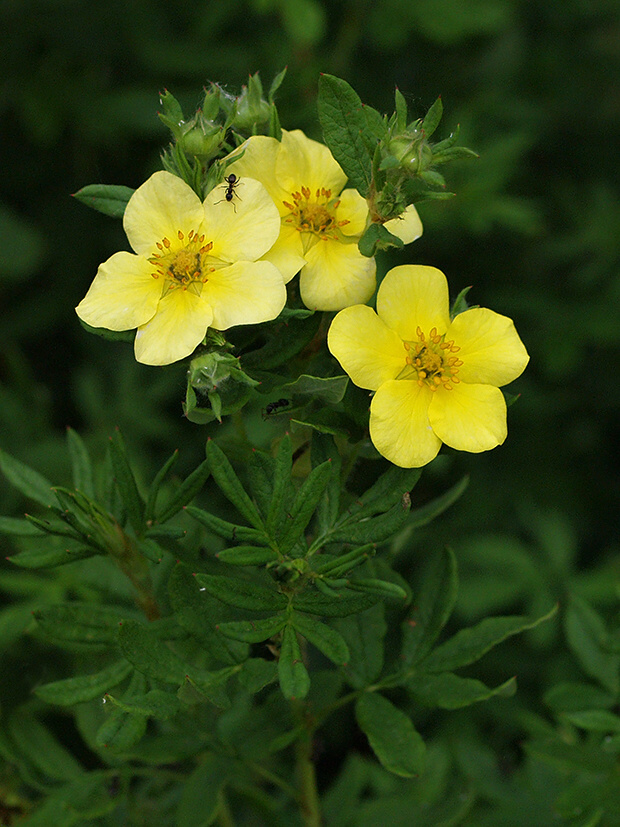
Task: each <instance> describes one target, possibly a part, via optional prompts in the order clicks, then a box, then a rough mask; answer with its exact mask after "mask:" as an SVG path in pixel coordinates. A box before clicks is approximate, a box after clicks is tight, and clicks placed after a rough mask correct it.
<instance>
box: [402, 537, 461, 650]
mask: <svg viewBox="0 0 620 827" xmlns="http://www.w3.org/2000/svg"><path fill="white" fill-rule="evenodd" d="M457 595H458V572H457V564H456V557H455V556H454V553H453V552H452V550H451V549H449V548H446V549H444V550H443V551H441V552H438V553H436V554H435V555H434V556H433V557H432V558H431V560H430V561H429V562H428V563H427V565H426V567H425V570H424V574H423V577H422V580H421V582H420V586H419V588H418V596H417V599H416V603H415V606H414V607H413V611H412V612H411V615H410V616H409V618H408V619H407V620H406V621H405V622H404V623H403V626H402V630H403V632H402V657H403V661H404V662H405V663H407V664H412V663H417V662H418V661H420V660H421V659H422V658H424V657H426V655H427V654H428V653H429V652H430V650H431V648H432V646H433V644H434V643H435V641H436V640H437V638H438V637H439V633H440V632H441V630H442V629H443V627H444V626H445V624H446V622H447V620H448V618H449V617H450V615H451V614H452V610H453V609H454V604H455V603H456V598H457Z"/></svg>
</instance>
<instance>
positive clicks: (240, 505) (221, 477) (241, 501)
mask: <svg viewBox="0 0 620 827" xmlns="http://www.w3.org/2000/svg"><path fill="white" fill-rule="evenodd" d="M207 459H208V461H209V465H210V467H211V473H212V474H213V479H214V480H215V482H216V483H217V484H218V486H219V488H220V490H221V491H222V493H223V494H224V495H225V496H226V497H227V499H229V500H230V502H231V503H232V504H233V505H234V506H235V507H236V508H237V510H238V511H239V513H240V514H243V516H244V517H245V518H246V520H247V521H248V522H249V523H251V524H252V525H253V526H254V527H255V528H257V529H262V528H263V520H262V518H261V516H260V514H259V513H258V511H257V510H256V506H255V505H254V503H253V502H252V500H251V499H250V498H249V497H248V495H247V494H246V492H245V488H244V487H243V485H242V484H241V480H240V479H239V477H238V476H237V474H236V473H235V471H234V469H233V467H232V465H231V464H230V462H229V461H228V459H227V457H226V455H225V454H224V452H223V451H222V449H221V448H220V447H219V446H218V445H216V443H215V442H214V441H213V440H212V439H209V440H208V441H207Z"/></svg>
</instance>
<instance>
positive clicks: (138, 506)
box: [110, 428, 144, 534]
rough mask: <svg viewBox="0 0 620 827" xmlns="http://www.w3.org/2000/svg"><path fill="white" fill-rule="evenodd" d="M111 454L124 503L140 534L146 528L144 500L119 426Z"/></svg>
mask: <svg viewBox="0 0 620 827" xmlns="http://www.w3.org/2000/svg"><path fill="white" fill-rule="evenodd" d="M110 454H111V457H112V467H113V468H114V476H115V479H116V485H117V487H118V492H119V494H120V496H121V500H122V502H123V505H124V506H125V508H126V510H127V516H128V517H129V522H130V523H131V525H132V526H133V528H134V531H135V532H136V533H138V534H140V533H141V532H142V530H143V528H144V501H143V500H142V497H141V496H140V493H139V492H138V486H137V484H136V478H135V477H134V475H133V471H132V470H131V466H130V465H129V460H128V459H127V452H126V450H125V443H124V441H123V437H122V435H121V432H120V431H119V429H118V428H116V429H115V431H114V434H113V436H112V437H110Z"/></svg>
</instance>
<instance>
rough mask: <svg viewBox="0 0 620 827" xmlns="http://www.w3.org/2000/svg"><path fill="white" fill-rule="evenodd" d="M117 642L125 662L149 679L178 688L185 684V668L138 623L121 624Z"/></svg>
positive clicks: (126, 621)
mask: <svg viewBox="0 0 620 827" xmlns="http://www.w3.org/2000/svg"><path fill="white" fill-rule="evenodd" d="M118 642H119V645H120V647H121V651H122V653H123V655H124V656H125V657H126V658H127V660H128V661H129V662H130V663H131V664H133V666H135V668H136V669H137V670H138V672H141V673H142V674H143V675H146V676H147V677H148V678H152V679H153V680H156V681H162V682H163V683H170V684H177V685H180V684H182V683H183V682H184V681H185V677H186V675H187V672H188V665H187V664H186V663H184V662H183V661H182V660H181V658H179V657H178V655H175V654H174V652H172V650H171V649H169V648H168V647H167V646H166V644H165V643H163V642H162V641H161V640H159V639H158V638H157V637H156V636H155V635H154V634H153V632H152V631H151V630H150V629H149V628H147V627H146V626H144V625H143V624H141V623H139V622H138V621H137V620H125V621H123V623H122V624H121V626H120V629H119V632H118Z"/></svg>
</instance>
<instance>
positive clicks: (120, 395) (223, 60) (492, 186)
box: [0, 0, 620, 823]
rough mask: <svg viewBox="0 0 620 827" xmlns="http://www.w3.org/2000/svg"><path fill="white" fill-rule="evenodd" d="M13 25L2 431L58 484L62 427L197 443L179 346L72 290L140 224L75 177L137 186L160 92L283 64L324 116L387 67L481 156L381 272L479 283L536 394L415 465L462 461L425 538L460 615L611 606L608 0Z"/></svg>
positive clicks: (234, 87) (0, 257)
mask: <svg viewBox="0 0 620 827" xmlns="http://www.w3.org/2000/svg"><path fill="white" fill-rule="evenodd" d="M0 27H1V30H2V37H1V39H0V55H1V58H0V116H1V121H0V124H1V125H0V130H1V132H0V141H1V143H0V145H1V147H2V162H1V167H0V169H1V180H0V188H1V189H0V313H1V314H2V322H1V324H2V328H1V330H2V335H1V338H0V447H2V448H5V449H6V450H8V451H10V452H11V453H12V454H13V455H15V456H17V457H18V458H19V459H21V460H22V461H24V462H27V463H28V464H30V465H32V466H34V467H36V468H37V469H38V470H40V471H41V472H42V473H44V474H45V475H46V476H48V477H50V478H51V479H53V480H54V481H55V482H67V481H68V479H69V468H68V459H67V454H66V449H65V435H64V429H65V427H66V426H67V425H70V426H71V427H74V428H75V429H77V430H78V431H79V432H80V433H81V434H82V436H83V437H84V438H85V440H86V441H87V442H88V444H89V445H90V446H91V447H92V449H93V451H94V452H95V453H99V454H102V453H103V450H104V449H105V445H106V441H107V438H108V435H109V433H110V431H111V430H112V429H113V427H114V426H116V425H118V426H120V427H121V429H122V431H123V433H124V435H125V439H126V442H127V443H128V445H129V450H130V454H131V456H132V458H134V459H135V461H136V464H137V465H138V468H139V473H140V474H141V475H143V476H144V478H146V479H148V478H149V477H150V476H151V475H152V473H153V470H154V469H155V468H156V467H158V466H159V465H160V464H161V462H162V460H163V459H164V458H165V456H167V455H168V454H169V453H170V450H171V448H173V447H179V448H181V450H182V464H183V465H184V467H187V468H190V467H193V466H194V465H195V464H196V462H197V461H199V460H200V459H202V457H203V451H204V441H205V437H206V434H207V430H208V429H204V428H200V427H199V426H195V425H191V424H190V423H188V422H187V421H186V420H184V419H183V417H182V411H181V398H182V396H183V393H184V381H185V377H184V373H183V368H182V366H180V365H176V366H175V365H173V366H170V367H168V368H151V367H146V366H143V365H138V364H137V363H136V362H135V361H134V358H133V352H132V349H131V347H130V346H128V345H127V344H125V343H119V342H105V341H103V340H100V339H98V338H95V337H91V336H89V335H88V334H86V333H85V332H84V331H83V330H82V328H81V327H80V325H79V323H78V320H77V317H76V316H75V314H74V311H73V308H74V306H75V305H76V304H77V303H78V302H79V300H80V299H81V298H82V296H83V295H84V293H85V291H86V290H87V288H88V286H89V285H90V282H91V280H92V278H93V276H94V274H95V272H96V269H97V266H98V264H99V263H100V262H101V261H103V260H104V259H106V258H107V257H108V256H109V255H111V254H112V253H113V252H115V251H116V250H118V249H123V248H126V241H125V238H124V234H123V232H122V227H121V226H120V222H116V221H114V220H112V219H110V218H107V217H105V216H102V215H99V214H97V213H95V212H91V211H89V210H88V209H87V208H85V207H84V206H82V205H80V204H79V203H77V202H75V201H74V200H72V199H71V197H70V193H72V192H75V191H76V190H78V189H79V188H80V187H82V186H84V185H86V184H91V183H108V184H125V185H128V186H132V187H135V186H138V185H139V184H140V183H141V182H142V181H144V179H145V178H146V177H147V176H148V175H149V174H150V173H151V172H153V171H154V170H156V169H157V168H159V166H160V162H159V153H160V151H161V149H162V147H163V146H164V145H165V144H166V142H167V140H168V136H167V132H166V130H165V129H164V127H163V126H162V125H161V124H160V122H159V120H158V118H157V109H158V105H159V101H158V92H159V91H160V90H163V89H164V88H168V89H170V91H172V92H173V93H174V95H175V96H176V97H177V98H178V99H179V100H180V101H181V102H182V104H183V105H184V107H185V111H186V112H188V113H191V111H193V109H194V108H195V107H196V106H197V105H198V104H199V103H200V100H201V93H202V87H203V85H204V84H205V83H207V82H208V81H210V80H213V81H217V82H219V83H221V84H222V85H224V86H225V87H227V88H229V89H230V90H231V92H233V93H234V92H237V91H239V89H240V86H241V84H242V83H244V82H245V81H246V80H247V76H248V73H250V72H255V71H256V70H260V73H261V76H262V78H263V80H264V82H265V84H266V85H267V84H268V83H269V82H270V81H271V78H272V77H273V76H274V75H275V74H276V73H277V72H278V71H279V70H280V69H282V67H283V66H288V75H287V78H286V80H285V82H284V85H283V86H282V87H281V90H280V93H279V96H278V106H279V111H280V116H281V120H282V124H283V126H284V127H285V128H290V129H292V128H302V129H304V130H305V131H306V132H307V134H309V135H310V136H311V137H315V138H320V130H319V126H318V119H317V116H316V106H315V98H316V87H317V78H318V75H319V73H320V72H329V73H332V74H336V75H339V76H341V77H343V78H345V79H346V80H348V81H349V82H350V83H351V84H352V85H353V86H354V87H355V89H356V91H357V92H358V93H359V95H360V96H361V98H362V100H364V101H365V102H367V103H369V104H371V105H372V106H374V107H375V108H377V109H379V110H380V111H384V112H391V111H392V108H393V92H394V86H398V87H399V88H400V90H401V91H402V92H403V93H404V94H405V95H406V97H407V100H408V102H409V107H410V112H411V114H412V116H421V115H423V114H424V112H425V111H426V109H427V108H428V107H429V106H430V104H431V103H432V102H433V101H434V99H435V98H436V97H437V95H439V94H441V95H442V99H443V103H444V108H445V116H444V121H443V123H442V125H441V126H440V128H439V131H438V133H437V134H438V137H439V138H443V137H447V135H448V134H449V133H450V132H451V131H452V130H453V129H454V128H455V127H456V125H457V124H460V126H461V136H462V139H461V143H463V144H464V145H466V146H470V147H472V148H473V149H475V150H476V151H477V152H479V153H480V159H479V160H477V161H473V162H467V163H464V162H462V163H460V164H455V165H454V166H453V167H450V168H449V169H448V170H447V177H448V181H449V185H450V188H451V189H452V190H453V191H454V192H456V194H457V195H456V197H455V198H454V199H453V200H451V201H449V202H429V203H428V204H422V205H421V206H420V214H421V216H422V219H423V222H424V227H425V232H424V236H423V238H422V239H421V240H420V241H417V242H416V243H415V244H414V245H412V246H410V247H409V248H408V249H407V250H406V253H405V254H404V256H402V255H401V256H400V257H398V258H396V257H392V258H390V257H388V256H386V257H385V258H384V259H381V261H380V263H379V267H380V270H381V271H382V272H385V270H386V269H387V268H388V267H389V266H391V265H392V264H394V263H404V262H411V263H427V264H433V265H435V266H437V267H439V268H441V269H442V270H444V272H445V273H446V274H447V276H448V279H449V281H450V285H451V289H452V291H453V293H454V295H456V294H457V292H458V291H459V290H461V289H462V288H463V287H465V286H467V285H473V289H472V290H471V292H470V294H469V299H470V300H471V301H472V302H473V303H479V304H481V305H483V306H488V307H491V308H492V309H494V310H495V311H497V312H500V313H503V314H505V315H508V316H511V317H512V318H513V319H514V320H515V323H516V326H517V330H518V331H519V333H520V335H521V336H522V338H523V340H524V342H525V343H526V346H527V348H528V350H529V352H530V355H531V362H530V365H529V367H528V368H527V370H526V372H525V374H524V375H523V377H522V378H521V379H519V380H518V382H517V383H515V384H514V385H513V386H512V387H511V388H510V390H511V391H514V392H515V393H517V392H518V393H520V394H521V397H520V399H519V400H518V402H517V403H516V404H515V405H514V406H513V407H511V409H510V411H509V437H508V441H507V442H506V444H505V445H504V446H503V447H501V448H499V449H497V450H495V451H493V452H491V453H489V454H483V455H479V456H475V457H474V456H471V455H457V454H454V453H451V452H445V453H443V454H442V456H441V457H440V459H439V460H438V461H437V462H435V463H434V464H433V465H432V466H431V467H430V468H429V469H428V471H427V472H426V473H425V475H424V478H423V480H424V481H423V483H422V484H421V485H420V486H419V488H418V489H416V496H417V497H418V502H417V504H420V503H421V502H424V499H425V498H428V497H431V496H433V495H435V494H437V493H440V492H441V491H442V490H444V489H445V488H447V487H448V486H449V485H451V484H453V483H454V482H455V481H456V480H457V479H458V478H459V477H460V476H461V475H462V474H464V473H469V474H470V476H471V482H470V486H469V489H468V491H467V492H466V494H465V495H464V497H463V498H462V499H461V500H460V501H459V503H458V504H457V505H455V506H454V507H453V508H452V509H451V510H450V511H449V512H448V513H447V514H446V515H445V516H444V517H443V518H442V519H440V520H439V521H438V523H437V524H434V525H433V526H432V527H429V528H428V529H425V530H423V531H421V532H419V533H418V534H416V535H415V537H413V538H412V547H411V549H410V553H411V554H412V555H413V558H414V559H415V558H418V557H421V556H423V555H424V553H425V551H427V550H430V549H432V548H435V547H441V546H442V545H443V544H444V543H446V542H450V543H451V545H452V546H453V547H454V549H455V551H456V553H457V556H458V558H459V563H460V566H461V577H462V590H461V597H460V602H459V609H458V610H459V612H460V616H461V618H463V619H468V620H469V619H472V618H477V617H481V616H484V615H485V614H486V613H488V612H499V613H509V612H511V611H517V612H518V611H525V610H529V609H531V610H532V611H535V610H536V609H537V608H541V609H544V608H545V607H548V606H549V605H550V604H551V603H552V602H554V601H555V600H560V601H562V600H563V599H564V597H565V596H566V594H567V593H569V592H571V593H577V594H580V595H582V596H584V597H586V598H587V599H588V600H589V601H591V602H592V603H593V604H594V605H595V606H596V607H597V608H598V609H599V610H600V611H601V612H603V613H604V614H606V615H608V616H609V617H610V618H611V617H612V616H613V615H614V612H617V597H618V580H619V578H620V561H619V555H618V551H619V540H618V523H619V519H618V511H619V508H618V503H619V499H620V498H619V495H620V478H619V475H618V456H619V454H620V450H619V449H620V438H619V437H620V432H619V425H618V423H619V418H618V411H619V407H620V383H619V382H618V376H617V371H616V367H617V364H618V361H619V359H620V348H619V344H620V312H619V311H620V191H619V187H618V180H619V176H618V167H619V158H620V12H619V9H618V4H617V0H563V2H561V3H554V2H545V0H538V2H536V0H468V2H463V3H454V2H453V1H452V0H415V2H412V0H382V2H364V1H363V0H359V1H358V2H354V0H349V2H346V0H343V1H342V2H318V0H238V2H221V1H220V0H212V1H211V2H204V3H200V2H198V3H193V4H190V3H186V2H180V0H135V2H132V3H126V2H125V0H123V1H122V2H121V0H106V2H105V3H104V2H92V1H91V0H89V2H86V0H2V2H1V3H0ZM210 427H213V426H210ZM418 492H419V493H418ZM0 494H1V495H2V502H3V507H2V513H4V514H9V513H16V514H19V513H23V511H24V510H25V507H26V505H25V503H24V502H22V501H21V499H20V497H19V495H18V494H17V493H16V492H15V491H14V490H13V489H10V488H9V487H8V485H5V483H4V481H3V480H0ZM2 542H3V543H5V541H4V540H2ZM3 548H5V549H6V551H3V555H4V554H7V553H10V549H11V546H10V545H8V541H6V545H5V546H3ZM528 645H529V647H530V649H529V650H528V651H529V652H530V654H529V655H527V656H525V655H524V653H523V652H521V655H520V656H522V659H521V661H519V662H518V663H516V662H515V661H516V658H517V650H515V649H513V650H512V656H511V657H509V656H506V657H505V662H504V663H502V668H503V669H504V670H505V669H508V674H512V673H513V672H514V671H518V672H519V674H520V676H524V682H523V684H522V685H523V686H524V688H525V689H524V691H525V692H526V694H527V687H528V686H529V687H530V688H531V690H532V698H533V700H532V703H533V704H534V708H535V709H538V708H539V707H538V706H537V704H539V701H538V700H536V699H537V698H538V697H539V695H540V692H541V690H540V686H542V685H544V683H545V682H546V681H547V680H552V679H553V678H554V677H557V676H559V675H563V674H565V673H566V670H567V667H566V665H565V663H564V661H563V656H562V655H561V647H562V643H561V642H560V633H559V631H558V630H557V629H555V630H554V629H552V628H548V629H547V631H541V633H540V634H539V635H538V636H537V637H536V636H533V637H532V639H531V640H530V641H529V644H528ZM532 651H533V652H534V653H535V654H534V656H533V657H532V655H531V652H532ZM550 653H555V655H556V656H555V657H551V655H550ZM503 675H504V678H505V675H506V672H504V673H503ZM481 823H482V822H481Z"/></svg>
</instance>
